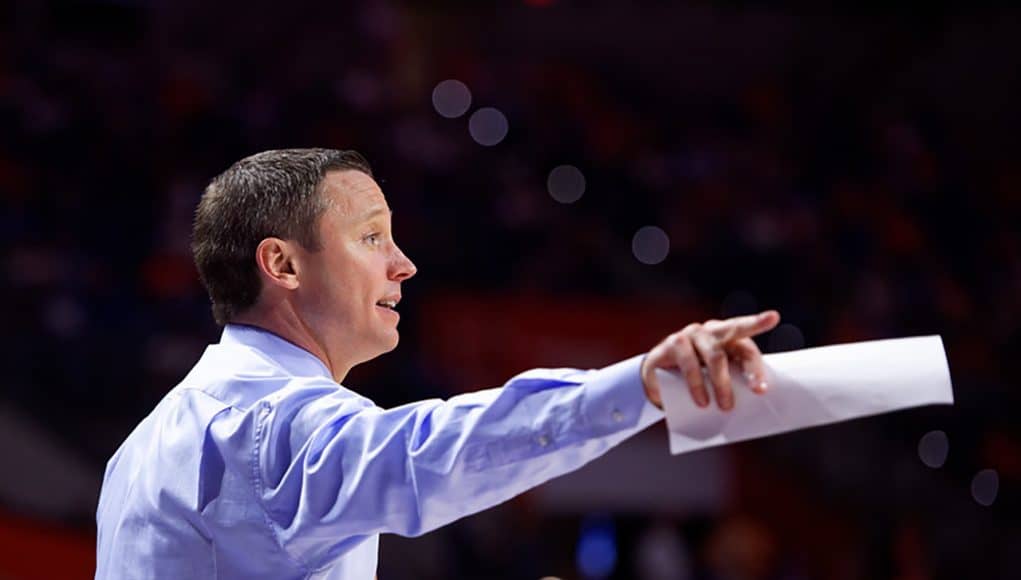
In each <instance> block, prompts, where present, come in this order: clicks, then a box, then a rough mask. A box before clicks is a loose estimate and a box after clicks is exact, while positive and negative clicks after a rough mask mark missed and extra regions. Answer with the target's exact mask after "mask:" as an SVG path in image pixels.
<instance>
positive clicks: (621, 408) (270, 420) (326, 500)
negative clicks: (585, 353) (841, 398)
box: [96, 325, 663, 580]
mask: <svg viewBox="0 0 1021 580" xmlns="http://www.w3.org/2000/svg"><path fill="white" fill-rule="evenodd" d="M640 360H641V357H634V358H632V359H628V360H626V361H623V362H620V363H617V364H615V365H612V366H609V367H606V368H603V369H600V370H595V371H579V370H575V369H536V370H532V371H528V372H526V373H523V374H520V375H518V376H516V377H514V378H513V379H511V380H510V381H509V382H508V383H507V384H506V385H504V386H503V387H501V388H496V389H489V390H484V391H478V392H475V393H468V394H464V395H458V396H455V397H452V398H451V399H449V400H447V401H442V400H427V401H420V402H417V403H411V404H408V405H404V406H401V407H397V408H394V409H382V408H380V407H378V406H376V405H375V404H374V403H373V402H372V401H370V400H369V399H366V398H365V397H363V396H361V395H359V394H357V393H355V392H353V391H351V390H348V389H347V388H345V387H344V386H342V385H339V384H337V382H336V381H334V380H333V378H332V377H331V376H330V373H329V371H328V369H327V368H326V367H325V366H324V365H323V363H322V362H321V361H320V360H319V359H318V358H316V357H315V356H313V355H312V354H311V353H309V352H307V351H305V350H303V349H301V348H299V347H297V346H295V345H293V344H291V343H290V342H287V341H286V340H284V339H282V338H280V337H278V336H276V335H274V334H271V333H269V332H266V331H263V330H260V329H257V328H254V327H248V326H238V325H228V326H227V327H226V328H225V329H224V332H223V337H222V338H221V340H220V343H219V344H214V345H211V346H210V347H208V348H207V349H206V352H205V353H204V354H203V356H202V358H201V359H200V360H199V362H198V364H196V365H195V368H194V369H192V371H191V372H190V373H189V374H188V376H187V377H185V378H184V380H183V381H181V384H179V385H178V386H177V387H175V388H174V389H173V390H171V391H170V392H169V393H168V394H167V396H166V397H164V399H163V400H162V401H161V402H160V403H159V404H158V405H157V406H156V408H155V409H154V410H153V412H152V413H151V414H150V415H149V416H148V417H146V418H145V419H144V420H143V421H142V422H141V423H140V424H139V425H138V427H136V428H135V430H134V431H133V432H132V433H131V435H130V436H128V438H127V440H126V441H125V442H124V444H123V445H121V447H120V449H118V450H117V452H116V453H115V454H114V456H113V457H112V458H111V459H110V461H109V463H108V465H107V468H106V475H105V477H104V480H103V489H102V492H101V494H100V498H99V509H98V511H97V513H96V520H97V524H98V529H99V537H98V547H97V570H96V578H97V579H104V580H106V579H110V580H113V579H116V580H128V579H132V578H146V579H151V578H167V579H173V580H183V579H205V578H223V579H235V578H238V579H240V578H245V579H250V578H274V579H288V578H315V579H327V578H329V579H356V580H368V579H371V578H372V577H373V576H374V575H375V572H376V564H377V554H378V546H379V534H381V533H394V534H401V535H405V536H417V535H419V534H424V533H426V532H428V531H430V530H434V529H436V528H438V527H440V526H443V525H445V524H448V523H450V522H452V521H454V520H456V519H458V518H461V517H463V516H466V515H469V514H472V513H476V512H479V511H481V510H484V509H486V508H489V507H491V506H494V505H496V504H499V503H501V502H503V501H506V500H508V499H510V498H512V497H514V496H515V495H517V494H519V493H521V492H523V491H525V490H527V489H530V488H532V487H535V486H536V485H539V484H541V483H543V482H544V481H547V480H549V479H550V478H553V477H556V476H558V475H561V474H564V473H567V472H569V471H572V470H575V469H577V468H579V467H581V466H582V465H584V464H585V463H587V462H588V461H591V460H592V459H594V458H596V457H598V456H600V455H602V454H603V453H605V452H606V451H607V450H608V449H610V448H611V447H613V446H614V445H616V444H617V443H620V442H621V441H623V440H624V439H626V438H627V437H628V436H630V435H633V434H634V433H636V432H638V431H640V430H642V429H643V428H645V427H647V426H648V425H650V424H652V423H654V422H656V421H657V420H659V419H660V418H662V416H663V415H662V412H661V411H660V410H659V409H657V408H656V407H654V406H653V405H651V404H650V403H649V402H648V400H647V399H646V397H645V394H644V391H643V389H642V383H641V379H640V378H639V365H640Z"/></svg>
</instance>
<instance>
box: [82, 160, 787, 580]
mask: <svg viewBox="0 0 1021 580" xmlns="http://www.w3.org/2000/svg"><path fill="white" fill-rule="evenodd" d="M192 243H193V246H192V247H193V251H194V256H195V263H196V265H197V266H198V271H199V274H200V276H201V278H202V282H203V284H204V285H205V287H206V289H207V290H208V292H209V296H210V299H211V301H212V309H213V316H214V317H215V319H216V322H217V323H218V324H220V325H222V326H223V334H222V336H221V337H220V341H219V342H218V343H216V344H213V345H211V346H209V347H208V348H207V349H206V351H205V353H204V354H203V355H202V357H201V358H200V359H199V361H198V362H197V363H196V365H195V367H194V368H193V369H192V370H191V371H190V372H189V373H188V374H187V376H185V377H184V379H183V380H182V381H181V382H180V384H179V385H177V386H176V387H174V388H173V389H172V390H171V391H170V392H169V393H168V394H167V395H166V396H165V397H164V398H163V399H162V400H161V401H160V403H159V404H158V405H157V406H156V408H155V409H154V410H153V411H152V412H151V413H150V414H149V416H148V417H146V418H145V419H144V420H142V422H141V423H140V424H139V425H138V426H137V427H136V428H135V430H134V431H133V432H132V433H131V434H130V435H129V436H128V438H127V440H125V441H124V443H123V444H122V445H121V447H120V448H119V449H118V450H117V452H116V453H115V454H114V456H113V457H112V458H111V459H110V461H109V463H108V465H107V468H106V473H105V477H104V480H103V488H102V491H101V494H100V499H99V508H98V511H97V514H96V519H97V524H98V547H97V570H96V578H97V579H102V580H126V579H133V578H140V579H141V578H145V579H155V578H166V579H173V580H182V579H206V578H221V579H252V578H273V579H298V578H302V579H305V578H315V579H327V578H328V579H345V580H368V579H371V578H373V577H374V575H375V572H376V565H377V555H378V546H379V535H380V534H382V533H393V534H401V535H406V536H417V535H419V534H424V533H426V532H428V531H430V530H434V529H436V528H438V527H440V526H443V525H445V524H448V523H450V522H453V521H454V520H457V519H458V518H461V517H464V516H466V515H469V514H473V513H476V512H479V511H481V510H484V509H486V508H489V507H491V506H494V505H496V504H499V503H501V502H504V501H506V500H508V499H510V498H512V497H514V496H515V495H517V494H520V493H522V492H524V491H525V490H528V489H531V488H533V487H535V486H537V485H539V484H541V483H543V482H545V481H547V480H549V479H551V478H553V477H557V476H559V475H562V474H564V473H568V472H570V471H573V470H575V469H577V468H579V467H581V466H582V465H584V464H585V463H587V462H589V461H591V460H593V459H595V458H596V457H599V456H600V455H602V454H603V453H605V452H606V451H607V450H608V449H610V448H612V447H613V446H615V445H617V444H618V443H620V442H621V441H623V440H624V439H627V438H628V437H630V436H632V435H634V434H635V433H638V432H639V431H641V430H642V429H645V428H646V427H648V426H649V425H651V424H653V423H655V422H657V421H659V420H660V419H661V418H662V417H663V414H662V411H661V410H660V406H661V402H660V394H659V385H658V384H657V382H656V377H655V374H654V372H653V371H654V370H655V369H657V368H662V369H675V370H679V371H680V372H681V373H682V374H683V376H684V377H685V379H686V381H687V384H688V385H689V388H690V390H691V396H692V397H693V398H694V400H695V402H696V403H697V404H699V405H700V406H702V407H707V406H709V405H710V404H711V403H710V396H709V394H710V393H709V390H710V389H711V390H712V394H713V397H712V398H713V399H714V400H715V401H716V404H717V405H718V406H719V407H720V408H721V409H723V410H724V411H726V410H729V409H730V408H731V407H732V406H733V401H734V398H733V394H732V390H731V377H730V375H729V372H730V371H729V369H728V365H730V364H732V363H733V364H735V365H736V366H735V367H734V368H737V369H741V371H742V372H744V373H745V374H746V375H747V379H748V380H749V384H751V385H753V390H755V391H756V392H759V393H762V392H764V391H765V390H766V387H767V385H766V382H765V378H766V374H765V370H764V367H763V363H762V356H761V354H760V352H759V350H758V348H757V347H756V346H755V343H754V342H753V341H752V339H751V337H752V336H755V335H757V334H759V333H762V332H765V331H767V330H769V329H771V328H773V327H774V326H776V324H777V322H778V321H779V315H778V314H777V313H776V312H775V311H768V312H763V313H761V314H758V315H754V316H745V317H739V318H732V319H728V320H722V321H720V320H711V321H708V322H705V323H701V324H699V323H693V324H689V325H688V326H686V327H685V328H683V329H682V330H680V331H679V332H676V333H674V334H672V335H670V336H668V337H666V338H665V339H664V340H663V341H662V342H660V343H659V344H658V345H655V346H654V347H653V348H652V350H650V351H649V352H648V353H647V354H645V355H640V356H636V357H634V358H631V359H628V360H625V361H622V362H618V363H616V364H612V365H610V366H607V367H605V368H602V369H598V370H576V369H535V370H531V371H528V372H525V373H523V374H520V375H518V376H516V377H514V378H512V379H510V380H509V381H508V382H507V383H506V384H505V385H503V386H502V387H499V388H494V389H488V390H482V391H478V392H473V393H468V394H463V395H459V396H455V397H453V398H451V399H449V400H446V401H443V400H426V401H419V402H415V403H410V404H407V405H403V406H401V407H397V408H393V409H383V408H380V407H378V406H376V405H375V404H374V403H373V402H372V401H371V400H369V399H368V398H366V397H364V396H362V395H360V394H358V393H357V392H356V391H354V390H352V389H350V388H348V387H347V386H345V385H344V379H345V377H346V376H347V374H348V371H350V370H351V368H352V367H354V366H355V365H357V364H359V363H362V362H365V361H368V360H370V359H373V358H375V357H377V356H379V355H381V354H383V353H386V352H389V351H391V350H393V349H394V348H395V347H396V346H397V342H398V331H397V326H398V320H399V319H400V315H399V314H398V309H399V304H400V301H401V285H402V284H403V283H404V282H405V281H407V280H408V279H410V278H411V277H413V276H414V275H415V265H414V264H413V263H412V262H411V260H409V259H408V257H407V256H405V255H404V253H403V252H401V250H400V249H399V248H398V246H397V244H396V242H395V241H394V238H393V234H392V231H391V211H390V208H389V206H388V205H387V201H386V198H385V197H384V195H383V192H382V191H381V190H380V188H379V185H378V184H377V183H376V182H375V181H374V180H373V178H372V173H371V171H370V169H369V166H368V164H367V163H366V161H365V160H364V159H363V158H362V157H361V156H360V155H359V154H357V153H354V152H352V151H337V150H328V149H290V150H278V151H266V152H263V153H259V154H256V155H253V156H251V157H247V158H245V159H242V160H241V161H238V162H237V163H235V164H234V165H232V166H231V167H230V168H228V169H227V170H226V171H225V172H224V173H223V174H221V175H219V176H218V177H216V178H215V179H213V181H212V182H211V183H210V184H209V186H208V187H207V189H206V191H205V193H204V195H203V196H202V199H201V201H200V202H199V206H198V209H197V211H196V214H195V225H194V232H193V240H192Z"/></svg>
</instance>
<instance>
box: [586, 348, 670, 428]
mask: <svg viewBox="0 0 1021 580" xmlns="http://www.w3.org/2000/svg"><path fill="white" fill-rule="evenodd" d="M644 358H645V355H644V354H640V355H638V356H634V357H631V358H629V359H626V360H623V361H621V362H618V363H616V364H612V365H610V366H608V367H605V368H602V369H599V370H598V371H595V372H594V373H592V375H590V376H589V378H588V379H587V380H586V381H585V395H584V398H583V400H582V405H581V413H582V416H583V417H585V421H586V425H587V428H588V430H589V433H590V435H593V436H603V435H610V434H613V433H617V432H620V431H623V430H626V429H631V430H634V431H640V430H642V429H644V428H646V427H648V426H649V425H651V424H653V423H655V422H656V421H659V420H660V419H662V418H663V411H661V410H660V409H659V408H657V407H656V406H655V405H653V404H652V403H651V402H649V399H648V397H646V396H645V387H644V385H643V383H642V377H641V366H642V360H643V359H644Z"/></svg>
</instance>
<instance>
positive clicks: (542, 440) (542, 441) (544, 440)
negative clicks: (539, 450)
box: [538, 435, 549, 447]
mask: <svg viewBox="0 0 1021 580" xmlns="http://www.w3.org/2000/svg"><path fill="white" fill-rule="evenodd" d="M538 441H539V447H545V446H547V445H549V437H547V436H545V435H539V439H538Z"/></svg>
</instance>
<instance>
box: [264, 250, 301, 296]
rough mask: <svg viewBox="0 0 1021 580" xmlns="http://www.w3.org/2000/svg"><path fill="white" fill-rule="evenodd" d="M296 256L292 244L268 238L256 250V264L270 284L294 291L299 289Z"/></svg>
mask: <svg viewBox="0 0 1021 580" xmlns="http://www.w3.org/2000/svg"><path fill="white" fill-rule="evenodd" d="M295 254H296V252H295V249H294V247H293V244H292V243H290V242H288V241H285V240H281V239H280V238H266V239H264V240H262V241H261V242H259V245H258V247H256V249H255V263H256V264H257V265H258V267H259V272H260V273H261V274H262V277H263V278H264V279H265V280H266V282H267V283H268V284H273V285H276V286H279V287H281V288H285V289H287V290H294V289H296V288H297V287H298V270H297V268H296V266H295V259H296V255H295Z"/></svg>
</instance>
